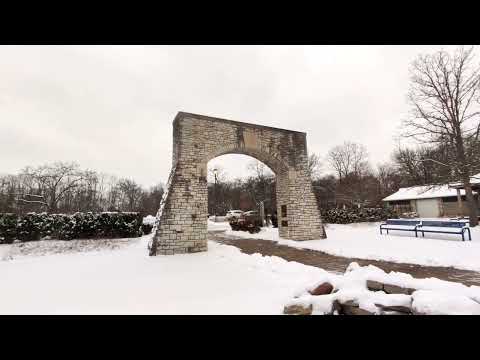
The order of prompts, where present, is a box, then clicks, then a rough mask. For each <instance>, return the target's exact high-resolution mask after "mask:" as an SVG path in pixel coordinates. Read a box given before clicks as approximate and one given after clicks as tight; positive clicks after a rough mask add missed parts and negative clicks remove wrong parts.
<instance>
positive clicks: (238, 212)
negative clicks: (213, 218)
mask: <svg viewBox="0 0 480 360" xmlns="http://www.w3.org/2000/svg"><path fill="white" fill-rule="evenodd" d="M242 214H243V211H242V210H230V211H229V212H227V215H226V216H225V219H226V220H227V221H230V220H231V219H232V218H237V219H238V218H239V217H240V215H242Z"/></svg>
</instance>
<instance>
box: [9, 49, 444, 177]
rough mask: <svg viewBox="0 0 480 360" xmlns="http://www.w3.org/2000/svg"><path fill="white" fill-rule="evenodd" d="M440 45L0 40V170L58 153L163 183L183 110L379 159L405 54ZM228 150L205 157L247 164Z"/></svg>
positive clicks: (320, 149)
mask: <svg viewBox="0 0 480 360" xmlns="http://www.w3.org/2000/svg"><path fill="white" fill-rule="evenodd" d="M441 48H442V47H440V46H0V154H1V155H0V174H2V173H15V172H17V171H18V170H20V169H21V168H23V167H25V166H26V165H35V166H36V165H41V164H44V163H48V162H53V161H57V160H61V161H77V162H78V163H79V164H80V165H81V167H83V168H90V169H94V170H98V171H101V172H106V173H109V174H113V175H117V176H121V177H128V178H132V179H134V180H136V181H137V182H139V183H141V184H142V185H144V186H150V185H153V184H155V183H157V182H159V181H162V182H165V181H166V179H167V177H168V173H169V170H170V165H171V148H172V121H173V119H174V117H175V115H176V113H177V112H178V111H185V112H192V113H198V114H204V115H210V116H215V117H221V118H227V119H231V120H238V121H244V122H251V123H257V124H261V125H267V126H275V127H281V128H286V129H292V130H297V131H305V132H307V144H308V150H309V152H315V153H317V154H319V155H320V156H324V155H325V154H326V153H327V152H328V150H329V149H330V148H331V147H332V146H335V145H337V144H341V143H342V142H344V141H346V140H351V141H356V142H360V143H362V144H364V145H365V146H366V147H367V149H368V151H369V154H370V160H371V162H372V164H373V165H375V164H377V163H380V162H385V161H388V160H389V158H390V154H391V151H392V150H393V149H394V148H395V147H396V144H397V142H396V140H395V136H396V135H397V134H398V129H399V125H400V121H401V119H402V118H403V117H404V116H405V115H406V112H407V107H406V102H405V95H406V92H407V90H408V67H409V64H410V63H411V61H412V60H413V59H414V58H415V56H416V55H417V54H419V53H425V52H432V51H435V50H439V49H441ZM443 48H449V47H448V46H443ZM239 157H241V156H237V158H239ZM226 158H227V160H228V161H227V160H225V158H224V157H223V158H217V159H216V160H212V161H211V162H210V163H211V164H209V165H210V166H212V165H213V164H218V165H220V166H222V167H223V168H224V169H225V171H226V172H227V173H228V174H229V175H230V176H232V177H233V176H238V175H242V174H244V173H245V166H246V164H247V163H248V162H249V161H248V160H242V162H241V163H240V164H237V163H236V164H235V165H232V156H227V157H226ZM325 170H327V169H325Z"/></svg>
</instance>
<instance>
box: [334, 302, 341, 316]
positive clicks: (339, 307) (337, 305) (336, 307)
mask: <svg viewBox="0 0 480 360" xmlns="http://www.w3.org/2000/svg"><path fill="white" fill-rule="evenodd" d="M335 311H337V313H338V314H342V313H343V311H342V304H340V302H339V301H338V300H334V301H333V304H332V314H333V313H334V312H335Z"/></svg>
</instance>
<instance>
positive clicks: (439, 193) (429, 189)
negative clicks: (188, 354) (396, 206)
mask: <svg viewBox="0 0 480 360" xmlns="http://www.w3.org/2000/svg"><path fill="white" fill-rule="evenodd" d="M460 193H461V194H462V195H465V190H460ZM456 196H457V190H456V189H451V188H449V186H448V185H431V186H413V187H409V188H401V189H399V190H398V191H397V192H396V193H393V194H392V195H390V196H387V197H386V198H385V199H383V201H398V200H413V199H433V198H441V197H456Z"/></svg>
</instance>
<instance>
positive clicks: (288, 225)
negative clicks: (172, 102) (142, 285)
mask: <svg viewBox="0 0 480 360" xmlns="http://www.w3.org/2000/svg"><path fill="white" fill-rule="evenodd" d="M225 154H244V155H249V156H251V157H254V158H256V159H257V160H259V161H261V162H263V163H265V165H267V166H268V167H269V168H271V169H272V171H273V172H274V173H275V175H276V177H277V213H278V220H279V234H280V236H281V237H282V238H286V239H292V240H312V239H319V238H325V237H326V234H325V231H324V227H323V224H322V220H321V217H320V210H319V208H318V205H317V201H316V198H315V195H314V193H313V189H312V183H311V179H310V176H309V174H308V153H307V143H306V134H305V133H303V132H297V131H290V130H285V129H278V128H272V127H267V126H260V125H255V124H249V123H243V122H238V121H232V120H226V119H219V118H213V117H208V116H203V115H197V114H190V113H183V112H179V113H178V114H177V116H176V117H175V120H174V121H173V157H172V158H173V163H172V170H171V173H170V176H169V181H168V183H167V189H166V191H165V193H164V196H163V199H162V202H161V204H160V209H159V211H158V214H157V224H156V226H155V230H154V236H153V241H152V246H151V250H150V254H151V255H155V254H176V253H186V252H197V251H206V250H207V217H208V212H207V196H208V192H207V172H206V171H207V163H208V161H210V160H211V159H214V158H215V157H218V156H221V155H225Z"/></svg>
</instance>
